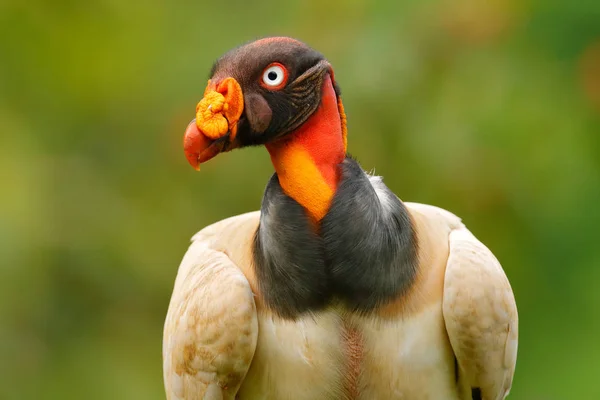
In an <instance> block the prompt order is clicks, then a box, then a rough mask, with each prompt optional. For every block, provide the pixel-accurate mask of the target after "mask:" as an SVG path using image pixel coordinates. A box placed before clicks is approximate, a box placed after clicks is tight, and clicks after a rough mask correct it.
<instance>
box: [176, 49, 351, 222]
mask: <svg viewBox="0 0 600 400" xmlns="http://www.w3.org/2000/svg"><path fill="white" fill-rule="evenodd" d="M345 124H346V118H345V115H344V110H343V106H342V103H341V100H340V91H339V88H338V87H337V85H336V83H335V80H334V76H333V70H332V68H331V65H330V64H329V62H328V61H327V60H326V59H325V58H324V57H323V55H321V54H320V53H319V52H317V51H315V50H313V49H311V48H310V47H308V46H307V45H305V44H304V43H302V42H299V41H297V40H295V39H291V38H287V37H272V38H266V39H260V40H257V41H254V42H250V43H248V44H245V45H243V46H241V47H238V48H235V49H233V50H231V51H229V52H227V53H226V54H224V55H223V56H222V57H220V58H219V59H218V60H217V61H216V62H215V64H214V65H213V68H212V70H211V73H210V79H209V81H208V84H207V86H206V89H205V91H204V97H203V99H202V100H201V101H200V102H199V103H198V104H197V106H196V118H195V119H194V120H193V121H192V122H191V123H190V124H189V125H188V127H187V130H186V132H185V137H184V151H185V155H186V158H187V160H188V161H189V163H190V164H191V165H192V166H193V167H194V168H196V169H199V166H200V164H201V163H203V162H206V161H208V160H210V159H211V158H213V157H215V156H216V155H217V154H219V153H221V152H226V151H230V150H232V149H235V148H241V147H245V146H255V145H265V146H266V148H267V150H268V151H269V153H270V155H271V160H272V162H273V164H274V166H275V170H276V172H277V174H278V176H279V180H280V183H281V186H282V188H283V189H284V191H285V192H286V193H287V194H288V195H290V196H291V197H292V198H294V199H295V200H296V201H298V202H299V203H300V204H302V205H303V206H304V207H305V208H306V209H307V211H308V212H309V214H310V215H311V216H312V217H313V219H314V220H317V221H318V220H320V219H322V218H323V217H324V215H325V214H326V212H327V209H328V206H329V203H330V200H331V197H332V195H333V193H334V192H335V190H336V185H337V182H338V181H339V169H338V168H337V165H338V164H340V163H341V162H343V160H344V158H345V156H346V126H345ZM298 171H302V172H301V173H300V174H298V173H296V172H298ZM303 177H304V181H302V179H303Z"/></svg>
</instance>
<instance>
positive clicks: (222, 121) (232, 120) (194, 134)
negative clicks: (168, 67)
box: [183, 78, 244, 170]
mask: <svg viewBox="0 0 600 400" xmlns="http://www.w3.org/2000/svg"><path fill="white" fill-rule="evenodd" d="M243 110H244V97H243V93H242V88H241V87H240V84H239V83H238V82H237V81H236V80H235V79H233V78H226V79H224V80H223V81H221V82H220V83H219V84H218V85H214V84H212V83H211V81H208V86H207V87H206V90H205V91H204V98H203V99H202V100H200V102H199V103H198V105H197V106H196V119H195V120H194V121H192V122H191V123H190V124H189V125H188V127H187V129H186V131H185V135H184V137H183V149H184V152H185V156H186V158H187V160H188V162H189V163H190V164H191V165H192V167H194V168H195V169H196V170H199V169H200V163H203V162H205V161H208V160H210V159H211V158H213V157H214V156H216V155H217V154H219V153H220V152H221V151H222V150H223V147H224V146H225V144H226V142H225V140H228V141H229V142H230V143H231V142H232V141H233V140H234V139H235V135H236V133H237V122H238V120H239V119H240V116H241V115H242V112H243ZM228 133H229V137H228V138H227V139H225V140H219V139H221V138H224V137H225V136H226V135H227V134H228Z"/></svg>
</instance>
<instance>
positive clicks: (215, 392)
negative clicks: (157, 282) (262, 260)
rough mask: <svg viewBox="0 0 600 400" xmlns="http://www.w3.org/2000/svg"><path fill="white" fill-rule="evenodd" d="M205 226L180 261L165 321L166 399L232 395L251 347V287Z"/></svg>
mask: <svg viewBox="0 0 600 400" xmlns="http://www.w3.org/2000/svg"><path fill="white" fill-rule="evenodd" d="M206 229H207V232H209V233H210V234H211V235H208V236H207V235H202V234H199V235H196V236H195V237H194V239H195V241H194V242H193V243H192V245H191V246H190V248H189V250H188V252H187V253H186V255H185V256H184V258H183V261H182V262H181V265H180V267H179V272H178V275H177V279H176V281H175V288H174V290H173V295H172V297H171V303H170V305H169V311H168V313H167V318H166V321H165V326H164V335H163V371H164V382H165V389H166V392H167V399H173V400H174V399H205V400H220V399H234V397H235V394H236V393H237V391H238V389H239V387H240V385H241V383H242V381H243V380H244V377H245V376H246V373H247V372H248V368H249V367H250V363H251V362H252V358H253V356H254V351H255V348H256V340H257V334H258V322H257V315H256V305H255V303H254V297H253V293H252V290H251V289H250V285H249V283H248V281H247V279H246V277H245V276H244V274H243V273H242V271H241V270H240V268H238V267H237V266H236V265H235V264H234V263H233V262H232V261H231V259H230V258H229V257H228V256H227V255H226V254H225V253H224V252H223V251H220V250H216V249H214V248H212V245H213V243H212V242H211V241H212V239H211V236H214V234H216V232H213V231H214V230H215V227H214V226H212V227H209V228H206ZM201 233H202V232H201ZM219 239H220V240H223V239H224V238H223V237H220V238H219Z"/></svg>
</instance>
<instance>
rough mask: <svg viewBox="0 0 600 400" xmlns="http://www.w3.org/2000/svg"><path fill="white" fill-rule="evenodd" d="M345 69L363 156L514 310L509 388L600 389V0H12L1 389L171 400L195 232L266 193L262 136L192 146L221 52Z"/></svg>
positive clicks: (516, 391) (2, 69) (522, 392)
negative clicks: (443, 229)
mask: <svg viewBox="0 0 600 400" xmlns="http://www.w3.org/2000/svg"><path fill="white" fill-rule="evenodd" d="M265 35H289V36H294V37H297V38H299V39H301V40H303V41H306V42H307V43H309V44H310V45H312V46H313V47H315V48H317V49H318V50H320V51H321V52H323V53H324V54H325V55H326V56H327V57H328V58H329V60H330V61H331V62H332V64H333V66H334V68H335V71H336V78H337V80H338V82H339V83H340V85H341V87H342V91H343V99H344V104H345V106H346V111H347V114H348V118H349V150H350V152H351V153H352V154H354V155H355V156H356V157H357V158H358V159H359V160H360V161H361V163H362V165H363V167H364V168H365V169H367V170H371V169H373V168H375V169H376V173H377V174H381V175H383V176H384V177H385V181H386V183H387V184H388V185H389V186H390V187H391V188H392V189H393V190H394V191H395V192H396V193H397V194H398V195H399V196H400V197H401V198H402V199H404V200H407V201H416V202H422V203H430V204H434V205H438V206H441V207H444V208H446V209H449V210H451V211H453V212H454V213H456V214H458V215H459V216H461V217H462V218H463V220H464V222H465V223H466V224H467V225H468V226H469V227H470V228H471V230H472V231H473V232H474V233H475V234H476V235H477V236H478V237H479V238H480V239H481V240H482V241H483V242H484V243H485V244H487V245H488V246H489V247H490V248H491V249H492V250H493V251H494V252H495V254H496V255H497V256H498V258H499V259H500V261H501V262H502V264H503V266H504V268H505V270H506V273H507V275H508V277H509V279H510V280H511V282H512V285H513V289H514V292H515V295H516V299H517V303H518V306H519V313H520V345H519V358H518V364H517V371H516V376H515V380H514V386H513V391H512V395H511V396H510V398H511V399H514V400H518V399H527V400H536V399H540V400H542V399H600V379H599V378H600V309H599V307H600V290H599V282H600V243H598V241H599V240H598V239H600V233H599V231H598V229H599V226H600V211H599V207H600V2H599V1H597V0H590V1H584V0H582V1H552V0H551V1H531V0H529V1H527V0H526V1H521V0H494V1H487V2H486V1H477V0H447V1H435V0H432V1H415V0H413V1H384V2H377V3H375V2H364V1H359V0H338V1H323V0H318V1H304V2H297V3H293V2H284V1H274V2H249V1H243V0H232V1H229V2H226V3H219V2H205V3H203V2H199V1H188V2H168V1H165V0H154V1H148V2H138V1H133V2H126V1H119V0H100V1H94V2H77V1H66V0H62V1H55V2H43V1H36V0H34V1H28V2H24V1H16V0H13V1H10V0H9V1H8V2H7V1H6V0H4V1H3V2H0V177H1V180H0V184H1V186H0V190H1V195H0V399H145V400H148V399H162V398H164V394H163V387H162V367H161V338H162V324H163V320H164V317H165V314H166V310H167V305H168V302H169V298H170V294H171V290H172V285H173V281H174V279H175V275H176V272H177V267H178V265H179V262H180V260H181V257H182V256H183V254H184V253H185V251H186V249H187V246H188V244H189V239H190V237H191V236H192V235H193V234H194V233H195V232H196V231H198V230H199V229H201V228H202V227H203V226H205V225H207V224H209V223H211V222H214V221H217V220H219V219H222V218H225V217H228V216H231V215H234V214H238V213H243V212H246V211H250V210H254V209H257V208H258V207H259V206H260V201H261V196H262V191H263V188H264V186H265V183H266V181H267V179H268V178H269V176H270V174H271V172H272V167H271V165H270V162H269V158H268V155H267V153H266V151H265V150H264V149H260V148H257V149H248V150H244V151H236V152H233V153H228V154H226V155H222V156H221V157H218V158H217V159H215V160H214V161H212V162H211V163H209V164H206V165H205V167H204V168H203V171H202V172H201V173H196V172H195V171H194V170H193V169H192V168H190V167H189V165H188V164H187V162H186V160H185V158H184V156H183V152H182V136H183V131H184V129H185V127H186V125H187V124H188V122H189V121H190V120H191V119H192V118H193V117H194V110H195V104H196V102H197V101H198V100H199V99H200V98H201V96H202V93H203V90H204V86H205V83H206V80H207V78H208V76H207V75H208V71H209V69H210V67H211V64H212V62H213V60H214V59H215V58H217V57H218V56H219V55H221V54H222V53H223V52H225V51H226V50H228V49H230V48H232V47H234V46H236V45H238V44H241V43H243V42H245V41H248V40H251V39H254V38H257V37H261V36H265Z"/></svg>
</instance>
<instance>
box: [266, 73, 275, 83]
mask: <svg viewBox="0 0 600 400" xmlns="http://www.w3.org/2000/svg"><path fill="white" fill-rule="evenodd" d="M267 78H269V80H270V81H274V80H275V79H277V72H275V71H269V73H268V74H267Z"/></svg>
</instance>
